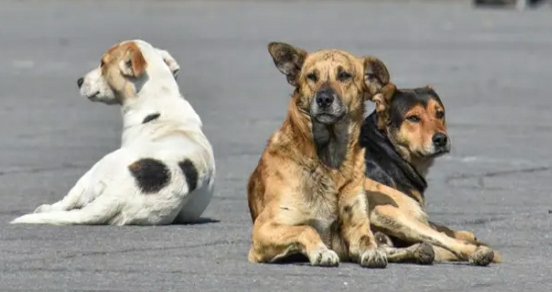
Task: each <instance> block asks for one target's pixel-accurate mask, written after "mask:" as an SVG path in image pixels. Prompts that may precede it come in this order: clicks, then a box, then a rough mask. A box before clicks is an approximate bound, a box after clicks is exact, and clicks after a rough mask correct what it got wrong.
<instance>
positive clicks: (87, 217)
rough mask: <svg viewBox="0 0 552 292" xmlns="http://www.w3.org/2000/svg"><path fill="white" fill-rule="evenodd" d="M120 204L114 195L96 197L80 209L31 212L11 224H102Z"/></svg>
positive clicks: (118, 208)
mask: <svg viewBox="0 0 552 292" xmlns="http://www.w3.org/2000/svg"><path fill="white" fill-rule="evenodd" d="M120 207H121V205H120V204H119V202H118V200H117V198H116V197H114V196H110V195H103V196H100V197H98V198H97V199H96V200H94V201H93V202H92V203H90V204H89V205H87V206H85V207H84V208H82V209H75V210H70V211H52V212H47V213H33V214H27V215H23V216H21V217H18V218H16V219H14V220H13V221H12V222H10V223H11V224H52V225H103V224H108V223H109V222H110V221H111V220H112V219H113V218H114V217H115V216H117V215H118V214H119V212H120V211H121V210H120V209H121V208H120Z"/></svg>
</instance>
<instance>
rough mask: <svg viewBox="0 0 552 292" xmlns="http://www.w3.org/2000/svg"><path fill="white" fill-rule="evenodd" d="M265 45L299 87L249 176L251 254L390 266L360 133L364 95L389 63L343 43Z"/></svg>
mask: <svg viewBox="0 0 552 292" xmlns="http://www.w3.org/2000/svg"><path fill="white" fill-rule="evenodd" d="M268 49H269V52H270V54H271V56H272V58H273V60H274V63H275V65H276V67H277V68H278V69H279V70H280V71H281V72H282V73H283V74H284V75H286V77H287V81H288V82H289V83H290V84H291V85H292V86H294V87H295V91H294V93H293V95H292V98H291V100H290V103H289V108H288V114H287V117H286V118H285V120H284V122H283V124H282V126H281V127H280V129H279V130H277V131H276V132H275V133H274V134H273V135H272V137H271V138H270V139H269V141H268V145H267V146H266V149H265V151H264V152H263V154H262V156H261V159H260V161H259V163H258V166H257V168H256V169H255V170H254V171H253V173H252V174H251V176H250V178H249V182H248V186H247V191H248V202H249V210H250V213H251V219H252V221H253V231H252V246H251V249H250V251H249V256H248V258H249V261H250V262H256V263H259V262H274V261H278V260H280V259H284V258H289V256H291V255H294V254H302V255H304V256H306V257H307V258H308V259H309V261H310V263H311V264H312V265H320V266H336V265H338V263H339V261H340V260H341V261H345V260H347V261H354V262H358V263H359V264H360V265H362V266H364V267H372V268H383V267H386V266H387V260H386V257H385V253H384V252H383V251H381V250H379V249H376V248H377V244H376V241H375V239H374V236H373V234H372V232H371V230H370V222H369V217H368V213H367V206H366V195H365V192H364V180H365V176H364V170H365V165H364V150H363V148H362V147H361V146H360V143H359V135H360V128H361V125H362V121H363V118H364V116H363V115H364V111H365V109H364V105H365V100H366V99H368V98H370V97H371V96H372V95H373V94H375V93H377V92H378V91H379V89H381V88H382V86H384V85H386V84H387V83H388V81H389V80H388V79H385V77H386V76H389V73H388V72H387V69H386V68H385V66H384V64H383V63H382V62H381V61H379V60H377V59H376V58H373V57H364V58H358V57H355V56H353V55H352V54H350V53H348V52H345V51H341V50H320V51H316V52H313V53H307V52H305V51H304V50H302V49H299V48H295V47H293V46H291V45H288V44H284V43H271V44H269V47H268Z"/></svg>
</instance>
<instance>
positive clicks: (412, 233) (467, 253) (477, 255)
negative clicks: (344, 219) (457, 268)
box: [370, 205, 494, 266]
mask: <svg viewBox="0 0 552 292" xmlns="http://www.w3.org/2000/svg"><path fill="white" fill-rule="evenodd" d="M370 222H371V224H372V225H374V226H376V227H377V228H378V229H380V230H382V231H383V232H385V233H386V234H390V235H392V236H395V237H397V238H400V239H403V240H405V241H408V242H424V241H425V242H428V243H431V244H432V245H434V246H439V247H442V248H444V249H447V250H449V251H450V252H452V253H453V254H454V255H455V256H457V257H458V258H459V259H461V260H468V261H469V262H470V263H471V264H474V265H478V266H486V265H488V264H490V263H491V262H492V261H493V257H494V252H493V250H492V249H490V248H488V247H486V246H479V247H478V246H477V245H474V244H470V243H467V242H464V241H460V240H457V239H454V238H451V237H449V236H447V235H445V234H443V233H440V232H438V231H436V230H434V229H433V228H431V227H430V226H428V225H425V224H423V223H422V222H420V221H418V220H416V219H415V218H410V217H409V216H408V215H406V214H404V213H403V212H401V211H400V210H399V209H398V208H396V207H394V206H391V205H380V206H376V207H375V208H374V209H373V211H372V212H371V214H370Z"/></svg>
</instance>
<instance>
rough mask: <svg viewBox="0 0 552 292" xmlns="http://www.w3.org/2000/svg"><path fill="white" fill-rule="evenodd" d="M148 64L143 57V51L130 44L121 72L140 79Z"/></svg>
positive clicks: (122, 62) (121, 65)
mask: <svg viewBox="0 0 552 292" xmlns="http://www.w3.org/2000/svg"><path fill="white" fill-rule="evenodd" d="M147 65H148V63H147V62H146V59H144V55H142V51H140V48H138V46H137V45H135V44H130V45H129V46H128V48H127V50H126V52H125V54H124V58H123V60H122V61H121V64H120V68H121V72H122V73H123V74H124V75H126V76H131V77H140V76H141V75H142V74H143V73H144V71H145V70H146V67H147Z"/></svg>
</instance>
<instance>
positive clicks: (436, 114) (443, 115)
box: [435, 111, 445, 120]
mask: <svg viewBox="0 0 552 292" xmlns="http://www.w3.org/2000/svg"><path fill="white" fill-rule="evenodd" d="M435 117H436V118H437V119H439V120H440V119H442V118H444V117H445V112H444V111H437V112H436V113H435Z"/></svg>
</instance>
